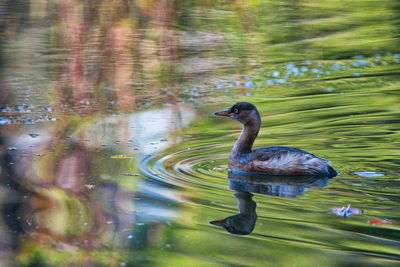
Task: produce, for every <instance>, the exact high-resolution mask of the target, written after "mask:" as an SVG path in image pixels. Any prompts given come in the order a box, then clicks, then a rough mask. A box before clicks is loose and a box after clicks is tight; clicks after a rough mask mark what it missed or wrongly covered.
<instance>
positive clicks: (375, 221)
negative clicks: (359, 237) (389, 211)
mask: <svg viewBox="0 0 400 267" xmlns="http://www.w3.org/2000/svg"><path fill="white" fill-rule="evenodd" d="M368 223H369V224H372V225H384V224H386V225H391V224H392V222H391V221H389V220H369V221H368Z"/></svg>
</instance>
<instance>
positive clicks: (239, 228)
mask: <svg viewBox="0 0 400 267" xmlns="http://www.w3.org/2000/svg"><path fill="white" fill-rule="evenodd" d="M330 178H332V177H327V176H325V177H321V176H318V177H315V176H267V175H257V174H244V173H234V172H231V171H230V172H229V173H228V179H229V189H230V190H233V191H234V194H233V195H234V196H235V198H236V199H237V200H238V210H239V214H236V215H232V216H229V217H226V218H225V219H222V220H215V221H211V222H210V223H211V224H213V225H216V226H219V227H221V228H223V229H225V230H226V231H228V232H229V233H231V234H236V235H248V234H250V233H251V232H253V230H254V226H255V224H256V221H257V213H256V206H257V204H256V202H255V201H254V200H253V194H252V193H258V194H264V195H270V196H277V197H287V198H296V197H299V196H302V195H304V194H305V192H306V191H307V189H308V188H311V187H327V186H328V185H329V179H330Z"/></svg>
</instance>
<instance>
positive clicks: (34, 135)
mask: <svg viewBox="0 0 400 267" xmlns="http://www.w3.org/2000/svg"><path fill="white" fill-rule="evenodd" d="M29 136H30V137H32V138H36V137H38V136H39V134H34V133H31V134H29Z"/></svg>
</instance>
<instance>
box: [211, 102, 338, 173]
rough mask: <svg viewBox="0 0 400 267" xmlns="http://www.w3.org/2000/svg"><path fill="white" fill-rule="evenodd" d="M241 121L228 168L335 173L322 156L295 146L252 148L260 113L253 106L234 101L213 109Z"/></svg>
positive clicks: (276, 171)
mask: <svg viewBox="0 0 400 267" xmlns="http://www.w3.org/2000/svg"><path fill="white" fill-rule="evenodd" d="M214 115H216V116H223V117H229V118H232V119H234V120H237V121H239V122H240V123H242V124H243V128H242V132H241V134H240V136H239V138H238V139H237V141H236V143H235V145H234V146H233V148H232V150H231V153H230V156H229V162H228V167H229V169H230V170H232V171H239V172H245V173H263V174H270V175H311V176H329V177H334V176H336V175H337V174H338V173H337V172H336V170H335V169H334V168H333V167H332V166H331V164H330V162H329V161H328V160H326V159H323V158H319V157H317V156H315V155H313V154H311V153H309V152H306V151H304V150H301V149H299V148H295V147H288V146H268V147H263V148H258V149H254V150H253V144H254V141H255V139H256V137H257V135H258V132H259V131H260V128H261V116H260V113H259V112H258V110H257V108H256V106H255V105H253V104H251V103H248V102H237V103H235V104H234V105H233V106H231V107H230V108H228V109H226V110H223V111H218V112H215V113H214Z"/></svg>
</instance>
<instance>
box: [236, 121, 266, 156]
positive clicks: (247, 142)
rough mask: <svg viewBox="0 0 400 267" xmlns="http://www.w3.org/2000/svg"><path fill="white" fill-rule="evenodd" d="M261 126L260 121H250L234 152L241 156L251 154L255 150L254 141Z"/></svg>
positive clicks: (243, 129) (245, 126) (243, 130)
mask: <svg viewBox="0 0 400 267" xmlns="http://www.w3.org/2000/svg"><path fill="white" fill-rule="evenodd" d="M260 126H261V121H259V120H254V121H250V122H249V123H247V124H245V125H244V126H243V128H242V133H241V134H240V136H239V138H238V140H237V141H236V143H235V145H234V147H233V149H232V152H234V153H240V154H242V153H250V152H251V151H252V149H253V144H254V140H256V137H257V135H258V131H259V130H260Z"/></svg>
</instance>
